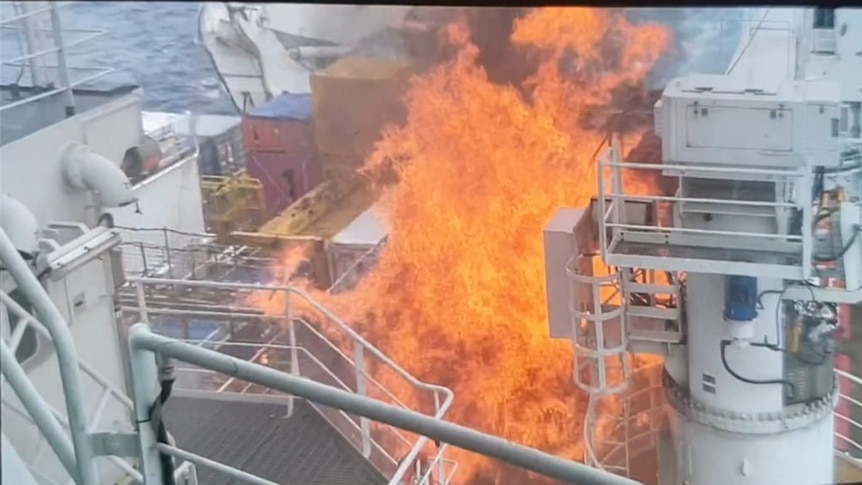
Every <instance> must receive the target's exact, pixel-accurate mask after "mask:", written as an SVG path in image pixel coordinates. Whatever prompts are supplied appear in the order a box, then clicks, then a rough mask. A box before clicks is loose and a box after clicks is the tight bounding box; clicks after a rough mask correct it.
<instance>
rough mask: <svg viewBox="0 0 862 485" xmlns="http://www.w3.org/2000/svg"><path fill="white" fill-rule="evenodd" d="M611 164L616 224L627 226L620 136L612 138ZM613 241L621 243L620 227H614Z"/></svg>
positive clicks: (612, 198)
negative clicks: (624, 219)
mask: <svg viewBox="0 0 862 485" xmlns="http://www.w3.org/2000/svg"><path fill="white" fill-rule="evenodd" d="M611 154H612V155H611V163H613V165H612V168H611V173H612V174H613V175H611V184H612V189H611V190H613V195H611V202H612V203H613V204H614V206H613V207H614V224H621V223H623V224H627V223H628V221H623V220H622V219H623V218H624V217H625V214H626V210H625V200H624V199H623V173H622V167H620V165H619V164H620V163H622V162H623V154H622V146H621V144H620V136H619V134H614V135H613V136H612V137H611ZM611 232H612V233H613V239H612V240H611V243H612V244H613V241H619V237H620V233H621V232H622V229H621V228H619V227H614V229H613V231H611Z"/></svg>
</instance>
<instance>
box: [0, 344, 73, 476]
mask: <svg viewBox="0 0 862 485" xmlns="http://www.w3.org/2000/svg"><path fill="white" fill-rule="evenodd" d="M0 366H2V367H0V370H2V372H3V377H5V378H6V380H7V381H8V382H9V385H10V386H12V390H14V391H15V394H16V395H17V396H18V399H20V400H21V404H23V405H24V409H26V410H27V412H28V413H29V414H30V417H31V418H33V423H35V424H36V427H37V428H38V429H39V431H40V432H41V433H42V435H43V436H45V440H47V441H48V444H49V445H50V446H51V449H52V450H54V453H56V454H57V458H59V459H60V463H62V464H63V468H65V469H66V471H67V472H69V475H70V476H72V477H73V478H74V477H75V476H76V475H77V470H75V451H74V448H73V447H72V441H70V440H69V436H68V435H66V432H65V430H63V427H62V426H60V423H59V422H57V419H56V418H55V417H54V415H53V414H52V413H51V409H50V408H49V407H48V405H47V404H46V403H45V401H44V400H43V399H42V396H40V395H39V391H37V390H36V388H35V387H33V383H32V382H30V379H28V378H27V374H26V373H25V372H24V369H22V368H21V364H19V363H18V361H16V360H15V356H14V354H13V352H12V350H11V349H10V348H9V347H8V346H7V345H6V342H3V341H2V340H0Z"/></svg>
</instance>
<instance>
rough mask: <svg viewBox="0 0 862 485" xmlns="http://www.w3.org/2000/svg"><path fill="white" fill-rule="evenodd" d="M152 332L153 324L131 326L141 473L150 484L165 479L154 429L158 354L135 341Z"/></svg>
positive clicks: (133, 392)
mask: <svg viewBox="0 0 862 485" xmlns="http://www.w3.org/2000/svg"><path fill="white" fill-rule="evenodd" d="M141 333H150V327H149V326H147V325H146V324H143V323H137V324H135V325H132V328H131V329H130V330H129V334H130V338H129V364H130V365H129V369H130V371H131V375H132V400H133V402H134V404H135V423H137V424H136V426H137V431H138V443H139V444H140V448H141V468H142V470H141V472H142V473H141V474H142V475H143V479H144V480H143V481H144V483H146V484H151V483H152V484H156V483H161V481H162V463H161V460H160V459H159V449H158V448H157V444H158V440H157V439H156V431H155V429H153V426H152V422H151V417H150V406H152V404H153V403H154V402H155V401H156V399H157V398H158V396H159V386H158V374H159V370H158V365H157V364H156V355H155V354H154V353H152V352H150V351H148V350H144V349H139V348H136V347H135V345H133V342H134V338H132V337H134V335H136V334H141Z"/></svg>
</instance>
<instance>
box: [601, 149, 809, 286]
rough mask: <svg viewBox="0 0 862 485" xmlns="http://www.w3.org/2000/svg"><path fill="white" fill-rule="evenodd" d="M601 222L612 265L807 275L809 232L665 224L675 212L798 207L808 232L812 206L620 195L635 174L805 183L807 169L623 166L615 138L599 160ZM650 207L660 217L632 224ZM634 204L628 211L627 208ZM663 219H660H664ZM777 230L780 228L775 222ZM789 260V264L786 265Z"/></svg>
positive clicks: (604, 253) (607, 257)
mask: <svg viewBox="0 0 862 485" xmlns="http://www.w3.org/2000/svg"><path fill="white" fill-rule="evenodd" d="M598 166H599V172H598V173H599V176H598V192H599V193H598V200H597V204H596V205H597V206H598V216H599V217H598V221H599V243H600V247H601V251H602V257H603V259H604V260H605V262H606V263H607V264H609V265H611V266H621V267H635V268H649V269H660V270H669V271H694V272H710V273H718V274H727V273H728V272H730V273H732V274H740V275H747V274H752V273H753V274H755V275H759V274H762V272H763V271H764V270H765V269H768V270H769V271H770V274H775V275H776V277H784V278H787V279H795V280H801V279H805V278H806V277H807V276H808V275H809V273H810V272H811V269H812V266H811V261H812V251H813V242H812V236H811V232H810V231H806V230H803V231H802V235H793V234H790V233H789V232H790V231H778V230H776V231H774V232H752V231H748V232H746V231H725V230H713V229H700V228H693V227H675V226H673V224H667V223H663V219H666V218H667V217H666V216H667V215H670V214H672V213H673V211H674V210H675V209H676V210H681V209H680V207H682V206H687V207H689V208H691V207H697V206H700V207H704V208H706V207H709V208H713V207H723V208H734V211H745V212H743V213H752V212H758V213H771V214H773V217H777V214H778V213H779V212H780V211H786V210H790V209H792V208H798V209H800V211H801V215H802V221H801V222H802V227H803V228H805V227H811V226H812V221H813V214H812V208H811V207H810V205H809V204H799V207H797V206H796V205H794V204H790V203H785V202H767V201H762V200H740V198H739V197H732V196H729V197H727V198H701V197H679V196H664V195H640V194H639V195H632V194H629V193H627V192H626V190H625V187H624V185H625V183H624V182H625V180H626V179H627V178H628V177H629V176H630V175H632V174H633V172H632V171H638V172H652V173H653V174H656V173H657V174H658V175H662V174H661V172H663V171H671V172H675V173H678V174H683V175H682V177H683V180H685V178H684V177H685V175H684V174H687V173H690V171H692V170H696V171H697V173H698V174H699V176H701V177H702V176H704V175H703V174H711V175H714V176H716V177H718V178H719V179H722V178H723V179H733V178H736V177H739V176H745V175H750V176H757V177H762V178H766V179H768V180H771V181H775V182H777V183H778V184H781V183H788V182H791V181H792V182H795V183H801V184H802V186H810V184H809V185H806V183H805V182H806V180H807V179H809V178H810V177H811V174H809V173H808V172H806V171H804V170H776V169H758V168H741V167H740V168H737V167H720V166H697V167H694V166H688V165H673V164H670V163H656V164H653V163H629V162H623V161H622V149H621V146H620V142H619V138H618V137H616V136H614V137H613V138H612V144H611V147H610V148H609V149H608V150H607V151H605V152H604V153H603V154H601V155H600V156H599V159H598ZM638 204H640V205H644V204H652V205H654V206H655V207H657V212H658V217H657V218H656V220H654V221H650V222H644V221H643V220H637V221H635V222H638V223H632V222H631V221H630V220H629V219H631V218H633V217H640V214H639V213H638V215H634V213H635V211H633V210H632V211H630V210H628V209H634V208H635V206H636V205H638ZM629 206H631V207H629ZM663 216H665V217H663ZM777 227H781V224H777ZM752 251H754V252H758V253H759V254H761V255H766V256H764V257H763V258H757V259H758V260H766V262H763V263H757V264H755V263H750V262H749V260H750V259H752V258H750V257H748V256H747V254H748V252H752ZM788 261H791V262H790V263H788Z"/></svg>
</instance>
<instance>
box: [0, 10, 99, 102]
mask: <svg viewBox="0 0 862 485" xmlns="http://www.w3.org/2000/svg"><path fill="white" fill-rule="evenodd" d="M15 3H16V4H18V3H21V2H15ZM43 3H44V4H45V5H46V6H45V7H44V8H32V9H29V8H28V7H27V5H25V4H24V3H21V5H15V4H12V5H10V4H11V2H10V3H9V4H7V5H8V6H11V7H12V8H13V9H14V13H13V15H10V16H5V15H4V17H5V18H2V19H0V27H2V29H3V30H4V31H15V30H19V31H26V33H27V34H28V35H30V37H31V38H30V39H28V41H27V43H26V44H28V45H22V44H24V43H22V42H20V41H19V42H18V46H17V48H18V49H17V50H18V55H16V56H15V57H14V58H12V59H6V60H4V61H3V62H2V66H5V67H11V68H15V70H20V72H21V76H19V79H17V80H15V81H14V83H13V84H16V85H17V84H19V83H20V82H21V81H22V80H23V79H24V78H25V77H29V82H30V84H31V85H33V86H35V85H36V84H37V81H38V83H42V84H44V85H48V84H50V83H47V82H43V81H42V80H37V79H36V77H37V75H36V74H34V72H39V73H40V74H39V76H41V75H42V74H45V75H46V77H47V78H48V79H47V80H50V81H51V82H53V83H54V84H56V85H57V86H58V87H56V88H52V89H46V90H44V91H42V92H39V93H34V94H32V95H30V96H24V97H23V98H22V99H20V100H17V101H11V102H8V103H4V104H2V105H0V112H3V111H7V110H11V109H13V108H16V107H19V106H22V105H25V104H29V103H33V102H36V101H39V100H41V99H44V98H48V97H51V96H55V95H58V94H65V95H66V96H69V100H68V102H67V106H68V107H74V99H73V98H74V96H73V95H71V92H72V90H73V89H74V88H76V87H79V86H83V85H86V84H88V83H91V82H93V81H95V80H97V79H100V78H102V77H104V76H107V75H109V74H111V73H113V72H115V71H116V69H114V68H112V67H107V66H98V67H78V66H69V65H67V63H66V50H67V49H69V48H72V47H75V46H77V45H81V44H84V43H86V42H89V41H91V40H93V39H95V38H98V37H101V36H102V35H104V34H106V33H107V31H102V30H92V29H87V30H81V29H77V30H69V29H63V28H62V27H61V25H60V19H59V14H58V10H59V9H60V8H62V7H66V6H68V5H72V4H74V3H76V2H43ZM7 5H4V7H6V6H7ZM27 10H29V11H27ZM45 17H50V19H48V20H46V19H45ZM35 22H39V23H35ZM40 24H41V26H40ZM34 32H35V34H36V35H35V36H34ZM70 32H77V33H82V34H84V35H82V36H80V37H79V38H77V39H73V40H70V41H64V40H63V36H64V34H67V33H70ZM49 39H50V41H49ZM31 41H32V42H34V43H35V44H37V45H36V46H29V44H30V43H31ZM45 42H47V43H49V44H50V47H48V48H41V49H38V50H36V51H33V50H32V49H33V48H36V47H39V45H40V44H43V43H45ZM52 55H53V56H56V64H53V65H48V64H47V63H45V59H46V56H52ZM28 68H29V71H30V72H29V76H27V74H28V72H27V71H28ZM4 71H5V72H9V71H11V69H6V70H4ZM49 71H53V73H52V74H51V75H48V74H47V73H48V72H49ZM47 80H46V81H47Z"/></svg>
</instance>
